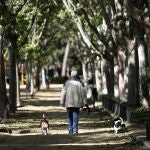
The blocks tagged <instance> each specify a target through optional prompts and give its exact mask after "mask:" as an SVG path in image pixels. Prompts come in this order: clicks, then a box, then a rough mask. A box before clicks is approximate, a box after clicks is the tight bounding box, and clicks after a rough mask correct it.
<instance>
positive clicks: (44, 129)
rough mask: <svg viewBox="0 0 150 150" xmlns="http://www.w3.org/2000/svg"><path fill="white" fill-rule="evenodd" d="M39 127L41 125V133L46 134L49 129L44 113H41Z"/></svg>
mask: <svg viewBox="0 0 150 150" xmlns="http://www.w3.org/2000/svg"><path fill="white" fill-rule="evenodd" d="M40 127H41V132H42V134H43V135H48V130H49V123H48V121H47V119H46V117H45V115H44V114H43V118H42V120H41V122H40Z"/></svg>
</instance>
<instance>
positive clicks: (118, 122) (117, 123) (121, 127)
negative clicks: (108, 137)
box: [113, 117, 126, 134]
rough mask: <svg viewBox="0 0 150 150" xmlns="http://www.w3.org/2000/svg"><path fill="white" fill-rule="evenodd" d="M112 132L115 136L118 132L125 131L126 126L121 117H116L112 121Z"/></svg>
mask: <svg viewBox="0 0 150 150" xmlns="http://www.w3.org/2000/svg"><path fill="white" fill-rule="evenodd" d="M113 130H114V133H115V134H117V133H118V131H123V132H125V131H126V125H125V124H124V122H123V119H122V118H121V117H117V118H115V119H114V120H113Z"/></svg>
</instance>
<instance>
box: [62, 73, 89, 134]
mask: <svg viewBox="0 0 150 150" xmlns="http://www.w3.org/2000/svg"><path fill="white" fill-rule="evenodd" d="M60 104H61V106H65V107H66V110H67V117H68V132H69V134H77V133H78V122H79V110H80V108H81V107H83V106H84V105H86V104H87V102H86V92H85V89H84V86H83V83H82V82H81V81H80V80H79V78H78V73H77V71H76V70H74V71H72V72H71V78H70V79H68V80H67V81H66V83H65V84H64V86H63V88H62V92H61V100H60Z"/></svg>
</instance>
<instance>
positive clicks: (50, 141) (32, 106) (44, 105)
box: [0, 85, 143, 150]
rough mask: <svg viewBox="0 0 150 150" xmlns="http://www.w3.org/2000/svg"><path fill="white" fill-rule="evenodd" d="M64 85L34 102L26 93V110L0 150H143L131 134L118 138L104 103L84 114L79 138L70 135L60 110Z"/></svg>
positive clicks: (12, 123) (1, 142)
mask: <svg viewBox="0 0 150 150" xmlns="http://www.w3.org/2000/svg"><path fill="white" fill-rule="evenodd" d="M61 88H62V85H50V89H49V90H47V91H44V90H43V91H40V92H37V93H36V95H35V96H34V97H33V98H32V99H31V98H29V97H28V96H27V95H26V94H25V93H24V92H22V99H23V107H20V108H18V111H17V113H16V114H15V115H14V116H12V118H10V119H9V120H7V124H9V125H10V127H11V128H12V130H13V133H12V134H11V135H10V134H0V150H18V149H20V150H24V149H28V150H48V149H51V150H66V149H68V150H76V149H78V150H100V149H102V150H109V149H111V150H112V149H113V150H126V149H127V150H129V149H133V150H140V149H143V147H142V146H140V145H137V144H135V141H134V140H133V139H132V137H131V136H130V131H129V132H127V133H125V134H124V133H120V134H117V135H114V134H113V132H112V128H111V122H112V118H111V116H110V115H109V114H108V113H107V112H105V111H104V109H103V108H102V106H101V103H100V102H96V108H95V109H93V111H92V112H91V113H90V114H88V113H87V112H83V111H81V112H80V122H79V134H78V135H68V134H67V119H66V111H65V108H62V107H60V106H59V99H60V90H61ZM43 113H44V114H45V115H46V117H47V119H48V121H49V124H50V129H49V135H47V136H43V135H41V133H40V128H39V124H40V119H41V117H42V114H43Z"/></svg>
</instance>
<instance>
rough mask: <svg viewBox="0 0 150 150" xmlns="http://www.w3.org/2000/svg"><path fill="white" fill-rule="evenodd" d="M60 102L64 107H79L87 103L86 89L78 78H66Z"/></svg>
mask: <svg viewBox="0 0 150 150" xmlns="http://www.w3.org/2000/svg"><path fill="white" fill-rule="evenodd" d="M60 104H61V105H64V106H65V107H66V108H68V107H76V108H80V107H82V106H84V105H85V104H87V98H86V90H85V88H84V86H83V84H82V82H81V81H80V80H78V79H75V78H72V79H70V80H67V82H66V83H65V84H64V86H63V88H62V91H61V99H60Z"/></svg>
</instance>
